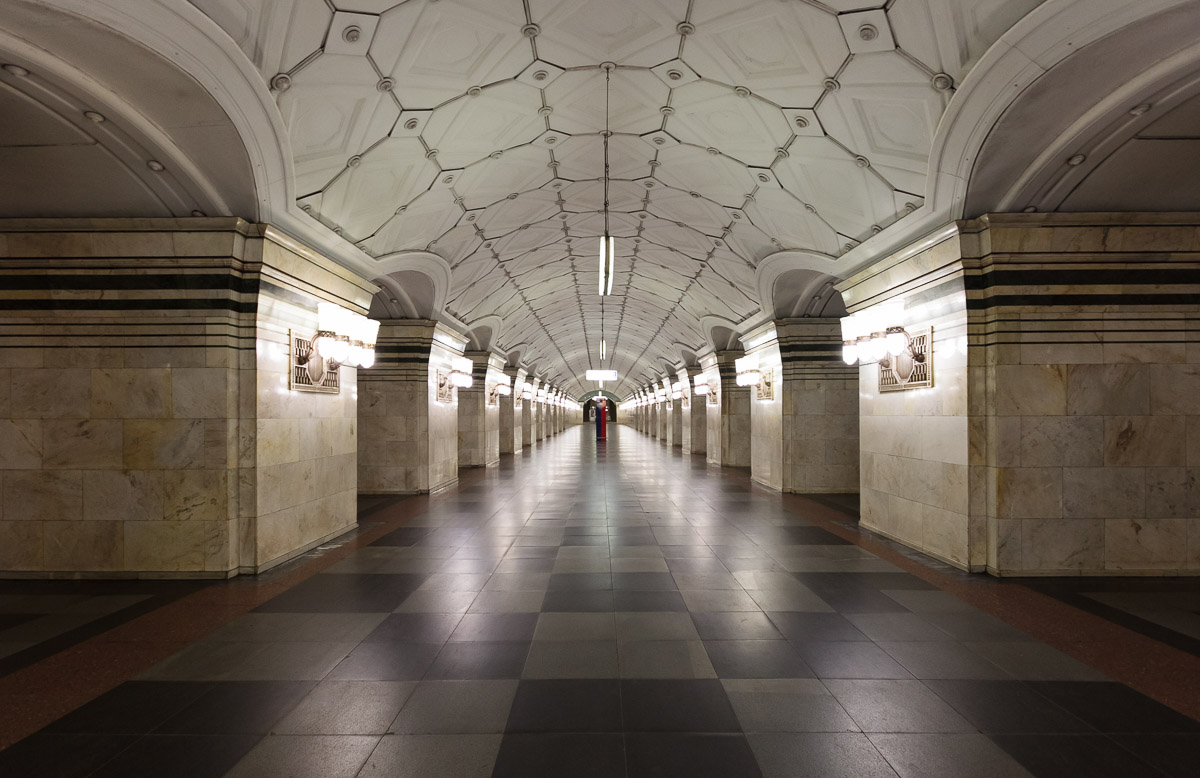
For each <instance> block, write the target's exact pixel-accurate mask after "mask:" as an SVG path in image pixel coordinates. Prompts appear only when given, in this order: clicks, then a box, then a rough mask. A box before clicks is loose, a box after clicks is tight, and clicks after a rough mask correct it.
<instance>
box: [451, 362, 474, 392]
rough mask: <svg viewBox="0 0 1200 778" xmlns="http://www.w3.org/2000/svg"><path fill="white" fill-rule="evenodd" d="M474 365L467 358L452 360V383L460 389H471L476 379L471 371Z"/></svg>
mask: <svg viewBox="0 0 1200 778" xmlns="http://www.w3.org/2000/svg"><path fill="white" fill-rule="evenodd" d="M473 367H474V365H472V364H471V360H469V359H467V358H466V357H454V358H452V359H451V360H450V383H451V384H453V385H454V386H457V387H458V388H459V389H470V388H471V384H472V383H474V379H473V378H471V370H472V368H473Z"/></svg>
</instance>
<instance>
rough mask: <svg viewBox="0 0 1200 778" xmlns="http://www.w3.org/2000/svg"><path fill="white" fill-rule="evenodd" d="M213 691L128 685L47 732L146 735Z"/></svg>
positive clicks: (197, 686) (170, 684) (185, 685)
mask: <svg viewBox="0 0 1200 778" xmlns="http://www.w3.org/2000/svg"><path fill="white" fill-rule="evenodd" d="M212 688H213V684H211V683H194V682H186V681H185V682H178V681H127V682H125V683H123V684H121V685H120V686H118V687H117V688H115V689H113V690H112V691H109V692H106V693H104V694H102V695H101V696H99V697H97V698H96V699H94V700H92V701H91V702H89V703H88V704H86V705H84V706H83V707H82V708H79V709H78V710H76V711H75V712H73V713H68V714H67V715H66V716H63V717H62V718H61V719H59V720H58V721H55V722H54V723H53V724H51V725H50V726H48V727H47V728H46V731H48V732H76V733H92V734H129V735H140V734H145V733H147V732H150V731H151V730H153V729H155V728H156V727H158V726H159V725H160V724H162V722H163V720H164V719H167V718H170V717H171V716H173V715H174V714H176V713H178V712H179V711H181V710H183V709H184V708H185V707H187V706H188V705H190V704H191V703H192V702H194V701H195V700H196V699H197V698H198V697H200V695H202V694H204V693H205V692H207V691H210V690H211V689H212Z"/></svg>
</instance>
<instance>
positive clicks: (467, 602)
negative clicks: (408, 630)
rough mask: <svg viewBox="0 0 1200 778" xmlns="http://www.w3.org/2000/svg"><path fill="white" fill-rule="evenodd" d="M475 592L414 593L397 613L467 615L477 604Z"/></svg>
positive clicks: (406, 599)
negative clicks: (472, 606)
mask: <svg viewBox="0 0 1200 778" xmlns="http://www.w3.org/2000/svg"><path fill="white" fill-rule="evenodd" d="M476 596H477V595H476V593H475V592H413V593H412V594H410V595H408V597H405V598H404V602H402V603H400V605H399V606H397V608H396V610H395V612H396V613H466V612H467V609H468V608H470V607H471V603H473V602H475V598H476Z"/></svg>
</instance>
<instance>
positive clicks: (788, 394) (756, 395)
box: [741, 318, 858, 493]
mask: <svg viewBox="0 0 1200 778" xmlns="http://www.w3.org/2000/svg"><path fill="white" fill-rule="evenodd" d="M741 340H742V344H743V345H744V346H745V348H746V356H747V357H749V358H750V359H751V361H754V362H757V364H758V368H759V370H760V371H762V372H763V373H764V374H766V373H767V372H768V371H770V375H771V376H772V377H773V381H774V386H773V388H772V390H771V391H770V392H766V391H763V390H761V389H759V388H752V389H751V390H750V394H751V398H752V401H751V403H750V417H751V424H750V427H751V441H750V474H751V478H752V479H753V480H754V481H757V482H758V483H760V484H762V485H764V486H767V487H770V488H772V489H778V490H781V491H785V492H801V493H803V492H810V493H820V492H857V491H858V412H857V405H858V368H856V367H850V366H848V365H846V363H845V362H843V361H842V356H841V353H842V327H841V320H840V319H816V318H810V319H781V320H779V321H775V322H770V323H767V324H765V325H763V326H762V327H759V328H758V329H756V330H753V331H751V332H749V333H747V334H746V335H745V336H743V337H742V338H741Z"/></svg>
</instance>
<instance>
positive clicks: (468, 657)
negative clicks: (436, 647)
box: [425, 629, 532, 681]
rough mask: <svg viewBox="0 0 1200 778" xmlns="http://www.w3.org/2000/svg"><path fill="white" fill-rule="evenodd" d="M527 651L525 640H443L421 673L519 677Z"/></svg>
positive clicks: (478, 677)
mask: <svg viewBox="0 0 1200 778" xmlns="http://www.w3.org/2000/svg"><path fill="white" fill-rule="evenodd" d="M531 631H532V629H531ZM528 655H529V643H528V642H506V643H495V642H474V643H447V644H446V645H445V647H444V648H442V650H441V652H440V653H439V654H438V655H437V659H435V660H434V661H433V664H432V665H430V666H429V670H428V672H427V673H426V675H425V677H426V678H428V679H429V680H434V681H437V680H451V679H460V680H494V679H501V678H520V677H521V670H522V669H523V668H524V667H525V658H526V657H527V656H528Z"/></svg>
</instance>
